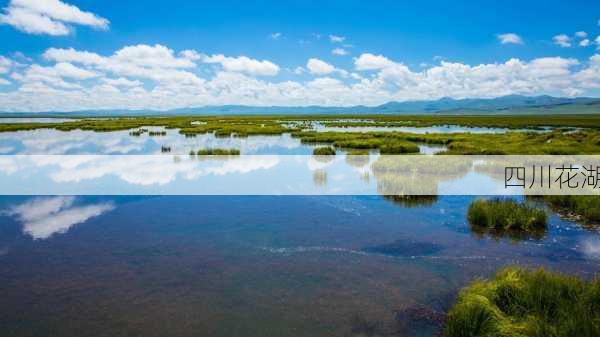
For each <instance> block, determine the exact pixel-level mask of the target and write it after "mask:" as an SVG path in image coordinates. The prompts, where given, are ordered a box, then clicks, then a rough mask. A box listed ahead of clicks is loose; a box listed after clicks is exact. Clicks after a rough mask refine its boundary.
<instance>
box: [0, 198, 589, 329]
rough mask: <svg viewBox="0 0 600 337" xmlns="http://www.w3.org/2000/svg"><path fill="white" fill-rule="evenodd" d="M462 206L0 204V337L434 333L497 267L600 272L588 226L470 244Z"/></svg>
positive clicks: (345, 201)
mask: <svg viewBox="0 0 600 337" xmlns="http://www.w3.org/2000/svg"><path fill="white" fill-rule="evenodd" d="M473 199H474V198H473V197H460V196H453V197H438V198H437V199H435V200H433V201H429V202H427V203H424V204H423V205H415V204H412V205H411V207H407V206H406V205H403V204H401V203H394V202H392V201H390V200H388V199H385V198H383V197H379V196H364V197H363V196H341V197H340V196H335V197H334V196H310V197H308V196H285V197H284V196H246V197H237V196H222V197H216V196H190V197H183V196H181V197H178V196H169V197H166V196H165V197H124V196H122V197H37V198H32V197H6V196H5V197H0V210H1V212H0V284H2V287H0V298H2V301H0V326H2V335H4V336H84V335H85V336H167V335H168V336H353V335H356V336H365V335H386V336H435V335H436V333H437V330H438V325H439V321H440V320H441V319H442V318H443V313H444V311H445V310H447V309H448V308H449V307H450V306H451V305H452V303H453V301H454V299H455V298H456V295H457V293H458V291H459V289H460V288H461V287H463V286H465V285H467V284H468V283H469V282H470V281H472V280H473V279H474V278H476V277H487V276H490V275H492V274H493V273H494V272H495V271H496V270H497V268H499V267H502V266H505V265H515V264H517V265H521V266H529V267H539V266H544V267H546V268H548V269H551V270H555V271H562V272H567V273H572V274H576V275H579V276H581V277H583V278H586V279H589V278H592V277H594V275H598V273H599V272H600V256H599V253H598V252H599V251H600V240H599V239H598V233H597V232H596V231H593V230H590V229H589V228H588V229H585V228H583V227H581V226H580V225H579V224H577V223H575V222H571V221H569V220H565V219H561V218H559V217H558V216H556V215H554V214H552V216H551V217H550V225H549V228H548V231H547V232H546V234H545V235H544V237H543V238H541V239H540V240H523V241H514V240H511V239H504V238H490V237H487V236H478V235H477V234H474V233H472V232H471V230H470V227H469V225H468V224H467V222H466V218H465V215H466V212H467V208H468V205H469V204H470V202H471V201H472V200H473Z"/></svg>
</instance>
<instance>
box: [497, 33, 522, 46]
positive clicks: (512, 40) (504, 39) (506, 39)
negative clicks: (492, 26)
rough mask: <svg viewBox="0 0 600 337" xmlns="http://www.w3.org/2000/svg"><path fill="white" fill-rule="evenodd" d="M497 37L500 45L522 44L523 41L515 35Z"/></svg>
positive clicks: (508, 34) (507, 34) (505, 34)
mask: <svg viewBox="0 0 600 337" xmlns="http://www.w3.org/2000/svg"><path fill="white" fill-rule="evenodd" d="M497 37H498V41H500V43H501V44H523V39H522V38H521V37H520V36H519V35H517V34H515V33H504V34H498V35H497Z"/></svg>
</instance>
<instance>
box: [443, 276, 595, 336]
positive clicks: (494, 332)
mask: <svg viewBox="0 0 600 337" xmlns="http://www.w3.org/2000/svg"><path fill="white" fill-rule="evenodd" d="M443 330H444V331H443V332H444V336H445V337H470V336H472V337H597V336H600V279H598V278H596V279H595V280H592V281H589V282H587V281H584V280H581V279H579V278H576V277H571V276H566V275H562V274H558V273H552V272H547V271H545V270H543V269H538V270H527V269H523V268H518V267H508V268H505V269H503V270H501V271H499V272H498V273H497V274H496V275H495V277H494V278H493V279H491V280H477V281H475V282H473V283H472V284H471V285H469V286H468V287H466V288H465V289H463V290H462V292H461V293H460V295H459V298H458V300H457V303H456V304H455V305H454V307H453V308H452V309H451V310H450V312H449V313H448V316H447V318H446V322H445V324H444V329H443Z"/></svg>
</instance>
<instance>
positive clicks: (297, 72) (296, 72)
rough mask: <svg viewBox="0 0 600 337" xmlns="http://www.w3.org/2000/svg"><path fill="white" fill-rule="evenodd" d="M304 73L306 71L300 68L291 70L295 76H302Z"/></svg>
mask: <svg viewBox="0 0 600 337" xmlns="http://www.w3.org/2000/svg"><path fill="white" fill-rule="evenodd" d="M305 71H306V69H304V68H302V67H296V68H294V70H292V72H293V73H294V74H296V75H302V74H304V72H305Z"/></svg>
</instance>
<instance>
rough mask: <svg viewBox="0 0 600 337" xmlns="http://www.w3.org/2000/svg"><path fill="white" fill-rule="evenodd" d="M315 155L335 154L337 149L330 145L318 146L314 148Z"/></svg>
mask: <svg viewBox="0 0 600 337" xmlns="http://www.w3.org/2000/svg"><path fill="white" fill-rule="evenodd" d="M313 154H314V155H315V156H335V149H334V148H332V147H329V146H324V147H317V148H315V149H314V150H313Z"/></svg>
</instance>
